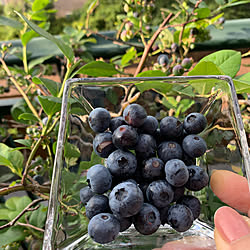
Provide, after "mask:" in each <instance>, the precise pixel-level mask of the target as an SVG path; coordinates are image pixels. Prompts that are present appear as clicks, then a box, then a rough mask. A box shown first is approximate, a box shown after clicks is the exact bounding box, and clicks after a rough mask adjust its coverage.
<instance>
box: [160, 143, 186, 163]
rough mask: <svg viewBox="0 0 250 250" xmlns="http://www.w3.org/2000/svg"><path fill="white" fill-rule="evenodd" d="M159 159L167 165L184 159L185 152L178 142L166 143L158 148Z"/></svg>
mask: <svg viewBox="0 0 250 250" xmlns="http://www.w3.org/2000/svg"><path fill="white" fill-rule="evenodd" d="M157 152H158V157H159V158H160V159H161V160H162V161H163V162H164V163H166V162H167V161H169V160H171V159H182V155H183V151H182V148H181V146H180V144H178V143H177V142H174V141H164V142H162V143H161V144H160V145H159V147H158V151H157Z"/></svg>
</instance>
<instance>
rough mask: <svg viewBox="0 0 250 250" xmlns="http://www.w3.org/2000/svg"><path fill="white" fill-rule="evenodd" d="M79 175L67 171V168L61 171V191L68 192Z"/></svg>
mask: <svg viewBox="0 0 250 250" xmlns="http://www.w3.org/2000/svg"><path fill="white" fill-rule="evenodd" d="M79 178H80V176H79V175H78V174H76V173H73V172H69V171H68V170H67V169H65V168H64V169H63V171H62V185H61V187H62V192H63V194H70V193H71V189H72V187H73V184H74V183H76V182H77V180H78V179H79Z"/></svg>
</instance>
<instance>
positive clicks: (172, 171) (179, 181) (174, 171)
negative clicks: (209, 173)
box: [165, 159, 189, 187]
mask: <svg viewBox="0 0 250 250" xmlns="http://www.w3.org/2000/svg"><path fill="white" fill-rule="evenodd" d="M165 174H166V180H167V181H168V183H170V184H171V185H172V186H174V187H181V186H183V185H184V184H185V183H186V182H187V181H188V178H189V172H188V170H187V166H186V165H185V163H184V162H183V161H181V160H179V159H172V160H169V161H167V162H166V164H165Z"/></svg>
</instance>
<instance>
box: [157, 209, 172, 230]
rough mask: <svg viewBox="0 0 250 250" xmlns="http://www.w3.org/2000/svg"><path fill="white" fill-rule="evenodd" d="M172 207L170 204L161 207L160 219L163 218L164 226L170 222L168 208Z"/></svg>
mask: <svg viewBox="0 0 250 250" xmlns="http://www.w3.org/2000/svg"><path fill="white" fill-rule="evenodd" d="M169 208H170V205H168V206H166V207H163V208H160V209H159V212H160V219H161V224H162V225H163V226H164V225H165V224H166V223H167V224H168V210H169Z"/></svg>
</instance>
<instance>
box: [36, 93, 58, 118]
mask: <svg viewBox="0 0 250 250" xmlns="http://www.w3.org/2000/svg"><path fill="white" fill-rule="evenodd" d="M38 100H39V102H40V104H41V106H42V107H43V110H44V112H45V113H46V114H47V115H53V114H55V113H56V112H58V111H60V110H61V103H62V99H61V98H57V97H53V96H38Z"/></svg>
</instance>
